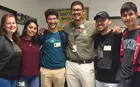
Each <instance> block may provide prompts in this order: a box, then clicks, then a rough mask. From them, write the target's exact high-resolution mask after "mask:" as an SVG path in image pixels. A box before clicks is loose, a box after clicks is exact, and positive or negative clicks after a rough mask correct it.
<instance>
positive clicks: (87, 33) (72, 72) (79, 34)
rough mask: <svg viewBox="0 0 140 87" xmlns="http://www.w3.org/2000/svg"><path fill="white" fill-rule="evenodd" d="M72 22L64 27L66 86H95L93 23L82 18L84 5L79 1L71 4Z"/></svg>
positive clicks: (94, 30)
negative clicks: (66, 40) (65, 36)
mask: <svg viewBox="0 0 140 87" xmlns="http://www.w3.org/2000/svg"><path fill="white" fill-rule="evenodd" d="M71 13H72V18H73V22H70V23H69V24H67V25H66V26H65V27H64V31H65V32H66V33H67V34H68V47H67V50H66V55H67V58H68V60H67V61H66V79H67V84H68V87H81V86H82V87H95V82H94V80H95V77H94V63H93V61H92V58H94V41H93V38H92V37H93V36H94V35H95V34H96V33H97V31H96V29H95V23H94V22H93V21H86V20H83V19H82V16H83V14H84V6H83V4H82V3H81V2H80V1H74V2H73V3H72V4H71Z"/></svg>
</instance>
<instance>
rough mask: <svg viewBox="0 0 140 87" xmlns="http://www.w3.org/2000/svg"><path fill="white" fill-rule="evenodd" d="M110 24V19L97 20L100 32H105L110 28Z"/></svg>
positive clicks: (97, 27)
mask: <svg viewBox="0 0 140 87" xmlns="http://www.w3.org/2000/svg"><path fill="white" fill-rule="evenodd" d="M110 24H111V21H110V20H108V19H103V18H101V17H99V18H97V19H96V29H97V30H98V31H99V32H104V31H105V30H106V29H107V28H108V27H109V25H110Z"/></svg>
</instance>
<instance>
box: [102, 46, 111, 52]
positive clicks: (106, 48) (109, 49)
mask: <svg viewBox="0 0 140 87" xmlns="http://www.w3.org/2000/svg"><path fill="white" fill-rule="evenodd" d="M103 50H104V51H111V46H110V45H105V46H104V49H103Z"/></svg>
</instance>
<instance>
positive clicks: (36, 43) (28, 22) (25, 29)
mask: <svg viewBox="0 0 140 87" xmlns="http://www.w3.org/2000/svg"><path fill="white" fill-rule="evenodd" d="M30 23H34V24H35V25H36V26H37V32H36V34H35V35H34V36H33V37H32V40H31V41H32V43H33V44H35V45H38V23H37V20H34V19H29V20H28V21H27V22H26V23H25V25H24V28H23V32H22V35H21V37H26V35H27V27H28V26H29V25H30Z"/></svg>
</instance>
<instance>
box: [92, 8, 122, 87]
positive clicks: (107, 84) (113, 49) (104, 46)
mask: <svg viewBox="0 0 140 87" xmlns="http://www.w3.org/2000/svg"><path fill="white" fill-rule="evenodd" d="M94 20H95V22H96V23H95V25H96V29H97V30H98V31H99V32H100V33H99V34H97V35H96V36H95V49H96V50H97V61H96V71H97V72H96V87H118V81H116V80H115V77H116V73H117V71H118V68H119V50H120V42H121V34H114V33H113V30H112V29H110V28H109V25H110V24H111V20H110V16H109V14H108V13H107V12H105V11H101V12H99V13H97V14H96V16H95V17H94Z"/></svg>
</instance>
